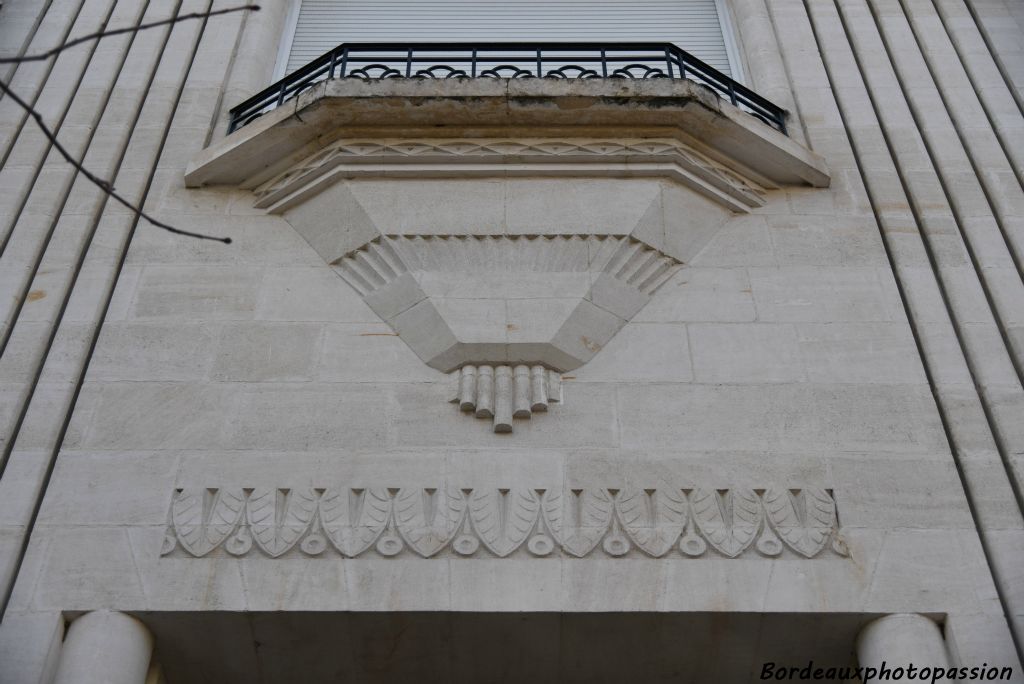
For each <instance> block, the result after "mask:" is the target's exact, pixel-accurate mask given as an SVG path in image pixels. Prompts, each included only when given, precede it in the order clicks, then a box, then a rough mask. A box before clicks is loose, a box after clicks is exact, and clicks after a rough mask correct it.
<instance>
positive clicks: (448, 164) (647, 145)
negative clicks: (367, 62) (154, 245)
mask: <svg viewBox="0 0 1024 684" xmlns="http://www.w3.org/2000/svg"><path fill="white" fill-rule="evenodd" d="M627 165H628V166H627ZM627 169H628V175H630V176H640V175H652V176H666V177H669V178H672V179H674V180H676V181H678V182H680V183H683V184H684V185H687V186H689V187H691V188H692V189H694V190H696V191H697V192H700V193H701V194H703V195H705V196H707V197H708V198H710V199H712V200H715V201H717V202H719V203H721V204H723V205H725V206H726V207H728V208H729V209H731V210H733V211H749V210H750V209H752V208H754V207H759V206H761V205H763V204H764V202H765V190H764V189H763V188H761V187H760V186H759V185H758V184H757V183H755V182H754V181H752V180H749V179H747V178H744V177H743V176H741V175H739V174H738V173H736V172H734V171H732V170H731V169H728V168H726V167H725V166H723V165H722V164H720V163H718V162H716V161H714V160H712V159H711V158H710V157H708V156H706V155H704V154H702V153H700V152H698V151H697V150H695V149H694V148H692V147H690V146H689V145H686V144H684V143H682V142H681V141H679V140H675V139H671V138H644V139H616V140H601V139H578V138H569V139H558V138H538V139H522V140H505V139H467V140H462V139H416V140H338V141H336V142H334V143H332V144H331V145H329V146H328V147H327V148H325V149H323V150H320V151H318V152H317V153H316V154H314V155H312V156H310V157H308V158H307V159H304V160H302V161H301V162H299V163H297V164H296V165H295V166H293V167H292V168H290V169H288V170H287V171H285V172H284V173H281V174H279V175H278V176H276V177H274V178H272V179H271V180H270V181H268V182H267V183H265V184H263V185H262V186H260V187H259V188H257V189H256V191H255V194H256V200H257V201H256V206H257V207H261V208H266V209H270V210H271V211H275V210H279V209H280V208H281V207H282V206H287V203H288V200H289V198H290V197H292V196H294V195H296V194H301V193H302V192H306V191H308V190H309V189H310V188H311V187H313V186H316V185H317V184H320V183H329V182H332V181H333V179H334V178H335V177H337V176H340V177H343V178H358V177H367V176H382V175H387V176H389V177H418V176H425V177H437V176H439V175H444V174H445V173H446V172H447V173H450V174H451V175H453V176H460V177H465V176H473V175H477V176H508V175H516V174H518V175H529V176H538V175H540V176H558V175H574V176H579V175H587V173H588V171H590V172H592V173H594V174H598V175H608V174H614V173H623V172H625V171H627Z"/></svg>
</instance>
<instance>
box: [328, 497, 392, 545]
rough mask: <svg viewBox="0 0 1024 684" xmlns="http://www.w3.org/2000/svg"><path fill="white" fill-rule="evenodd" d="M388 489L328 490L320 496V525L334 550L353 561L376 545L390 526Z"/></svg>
mask: <svg viewBox="0 0 1024 684" xmlns="http://www.w3.org/2000/svg"><path fill="white" fill-rule="evenodd" d="M390 515H391V497H390V496H388V492H387V490H386V489H383V488H378V489H342V490H338V489H328V490H327V491H326V492H324V494H323V496H321V497H320V524H321V526H322V527H323V528H324V532H326V534H327V538H328V539H330V540H331V543H332V544H334V547H335V548H336V549H338V551H340V552H341V553H342V554H343V555H345V556H348V557H349V558H354V557H355V556H358V555H359V554H361V553H362V552H363V551H366V549H368V548H370V547H371V546H373V544H374V543H375V542H376V541H377V538H378V537H380V535H381V533H382V532H384V529H385V528H386V527H387V525H388V517H389V516H390Z"/></svg>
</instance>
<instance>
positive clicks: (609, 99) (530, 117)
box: [185, 78, 829, 187]
mask: <svg viewBox="0 0 1024 684" xmlns="http://www.w3.org/2000/svg"><path fill="white" fill-rule="evenodd" d="M599 131H600V132H603V133H600V134H603V135H609V134H612V135H615V136H619V137H622V136H628V137H643V138H646V137H675V138H678V139H680V140H682V141H683V142H685V143H687V144H693V145H695V146H697V147H698V148H700V149H701V151H703V152H705V153H707V154H709V155H711V156H712V157H714V158H716V160H717V161H720V162H722V163H725V164H727V165H732V166H734V167H736V168H738V169H741V170H742V171H744V172H746V173H749V174H750V175H752V176H753V177H754V180H756V181H757V182H760V183H762V184H764V185H765V186H767V187H772V186H781V185H811V186H815V187H826V186H828V184H829V173H828V170H827V168H826V166H825V163H824V161H823V160H822V159H821V158H820V157H819V156H817V155H816V154H814V153H813V152H811V151H810V150H808V149H807V148H805V147H803V146H802V145H800V144H799V143H797V142H796V141H794V140H792V139H791V138H788V137H786V135H784V134H783V133H781V132H779V131H777V130H775V129H773V128H771V127H770V126H768V125H766V124H765V123H764V122H762V121H760V120H759V119H757V118H756V117H754V116H752V115H750V114H747V113H746V112H743V111H742V110H740V109H739V108H738V107H735V106H733V105H732V104H730V103H728V102H726V101H724V100H722V99H721V98H719V97H718V95H717V94H716V93H715V92H714V91H712V90H711V89H709V88H707V87H705V86H701V85H698V84H697V83H694V82H692V81H685V80H678V79H646V80H632V79H613V78H609V79H529V78H523V79H495V78H475V79H474V78H461V79H377V80H369V81H366V80H362V79H335V80H331V81H324V82H321V83H318V84H316V85H315V86H313V87H311V88H310V89H309V90H307V91H305V92H303V93H302V94H300V95H299V96H298V97H297V98H296V99H295V100H294V101H292V102H290V103H288V104H286V105H284V106H281V107H278V108H277V109H275V110H273V111H269V112H267V113H266V114H264V115H263V116H261V117H260V118H258V119H256V120H255V121H253V122H252V123H251V124H249V125H247V126H245V127H244V128H242V129H240V130H238V131H236V132H234V133H232V134H231V135H229V136H227V137H226V138H224V139H222V140H220V141H218V142H216V143H214V144H213V145H211V146H210V147H208V148H207V149H205V150H203V151H202V152H201V153H200V154H199V155H198V156H197V157H196V158H195V159H194V160H193V162H192V164H190V165H189V168H188V171H187V173H186V175H185V182H186V185H188V186H189V187H199V186H203V185H209V184H228V185H241V186H243V187H256V186H257V185H260V184H261V183H264V182H266V181H267V180H269V179H271V178H273V177H274V176H276V175H278V174H279V173H281V172H283V171H284V170H285V169H287V168H288V167H289V166H291V165H292V164H294V163H295V162H296V161H297V160H298V159H301V158H303V157H307V156H309V155H311V154H314V153H315V152H317V151H318V150H319V149H321V148H322V147H323V146H324V145H325V144H327V143H330V142H332V141H334V140H335V139H337V138H339V137H341V136H346V137H366V138H375V137H376V138H380V137H392V136H394V135H396V134H400V135H402V136H413V137H427V138H430V137H448V138H451V137H467V138H475V137H480V136H494V135H498V136H507V135H511V134H513V133H514V135H516V136H518V137H522V136H524V135H528V136H534V137H551V136H555V137H559V136H565V135H567V134H568V135H575V136H587V135H593V134H595V133H597V132H599Z"/></svg>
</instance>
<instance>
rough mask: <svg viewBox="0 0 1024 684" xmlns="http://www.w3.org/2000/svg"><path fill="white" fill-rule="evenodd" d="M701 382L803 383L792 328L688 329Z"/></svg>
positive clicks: (698, 326) (735, 325) (720, 325)
mask: <svg viewBox="0 0 1024 684" xmlns="http://www.w3.org/2000/svg"><path fill="white" fill-rule="evenodd" d="M687 331H688V334H689V339H690V353H691V355H692V357H693V372H694V376H695V378H696V380H697V381H698V382H722V383H746V384H753V383H764V382H800V381H802V380H805V379H806V373H805V371H804V366H803V363H802V360H801V358H800V350H799V348H798V346H797V338H796V331H795V329H794V328H793V326H791V325H785V324H782V325H778V324H771V323H694V324H690V325H688V326H687Z"/></svg>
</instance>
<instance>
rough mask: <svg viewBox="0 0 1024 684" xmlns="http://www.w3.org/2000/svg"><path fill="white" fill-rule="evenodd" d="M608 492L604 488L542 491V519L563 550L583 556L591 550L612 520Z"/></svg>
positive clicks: (611, 505) (611, 506) (612, 507)
mask: <svg viewBox="0 0 1024 684" xmlns="http://www.w3.org/2000/svg"><path fill="white" fill-rule="evenodd" d="M613 510H614V506H613V504H612V498H611V495H610V494H608V490H606V489H585V490H580V489H571V490H569V493H568V494H567V495H565V496H563V495H562V493H561V492H558V491H551V490H548V491H547V492H545V493H544V522H546V523H547V525H548V528H549V529H550V530H551V532H552V534H554V535H555V538H556V539H558V541H559V543H560V544H561V545H562V548H563V549H565V551H566V552H568V553H570V554H572V555H574V556H577V557H579V558H582V557H583V556H586V555H587V554H588V553H590V552H591V551H593V550H594V547H595V546H597V544H598V542H600V541H601V538H602V537H603V536H604V535H605V533H606V532H607V531H608V526H609V525H610V524H611V521H612V511H613Z"/></svg>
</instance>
